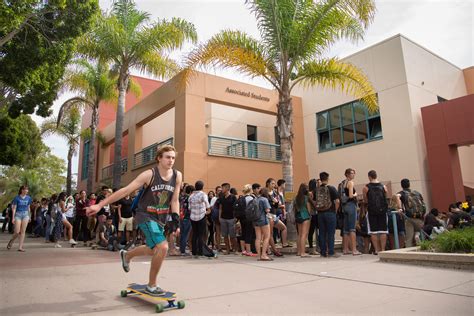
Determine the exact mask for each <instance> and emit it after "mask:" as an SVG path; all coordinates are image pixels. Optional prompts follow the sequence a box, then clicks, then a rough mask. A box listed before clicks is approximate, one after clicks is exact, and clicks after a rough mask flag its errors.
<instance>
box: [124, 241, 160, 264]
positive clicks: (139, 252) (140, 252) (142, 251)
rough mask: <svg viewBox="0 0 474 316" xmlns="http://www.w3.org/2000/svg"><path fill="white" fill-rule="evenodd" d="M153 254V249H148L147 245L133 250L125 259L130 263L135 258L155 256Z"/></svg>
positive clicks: (128, 252)
mask: <svg viewBox="0 0 474 316" xmlns="http://www.w3.org/2000/svg"><path fill="white" fill-rule="evenodd" d="M155 248H156V247H155ZM153 254H154V250H153V249H150V248H148V246H147V245H141V246H139V247H136V248H133V249H132V250H130V251H127V255H126V256H125V259H126V260H127V262H130V261H131V260H132V259H133V258H134V257H143V256H153Z"/></svg>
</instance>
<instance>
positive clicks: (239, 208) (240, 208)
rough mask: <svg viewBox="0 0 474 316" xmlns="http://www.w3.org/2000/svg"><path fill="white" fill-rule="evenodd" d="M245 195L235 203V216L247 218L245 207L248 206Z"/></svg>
mask: <svg viewBox="0 0 474 316" xmlns="http://www.w3.org/2000/svg"><path fill="white" fill-rule="evenodd" d="M245 197H246V196H245V195H242V196H240V197H239V198H238V199H237V201H236V202H235V204H234V217H235V218H237V219H244V218H245V209H246V208H247V202H246V201H245Z"/></svg>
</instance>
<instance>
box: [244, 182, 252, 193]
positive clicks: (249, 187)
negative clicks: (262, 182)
mask: <svg viewBox="0 0 474 316" xmlns="http://www.w3.org/2000/svg"><path fill="white" fill-rule="evenodd" d="M242 192H243V193H244V194H249V193H250V192H252V185H251V184H246V185H244V188H243V189H242Z"/></svg>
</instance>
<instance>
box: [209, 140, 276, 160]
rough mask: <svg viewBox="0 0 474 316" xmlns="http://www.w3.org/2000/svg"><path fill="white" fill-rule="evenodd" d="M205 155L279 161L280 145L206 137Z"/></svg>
mask: <svg viewBox="0 0 474 316" xmlns="http://www.w3.org/2000/svg"><path fill="white" fill-rule="evenodd" d="M207 153H208V154H209V155H213V156H224V157H234V158H244V159H253V160H264V161H274V162H279V161H281V150H280V145H277V144H270V143H263V142H255V141H249V140H243V139H237V138H230V137H221V136H211V135H209V136H208V151H207Z"/></svg>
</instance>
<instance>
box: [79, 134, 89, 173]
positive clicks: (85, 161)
mask: <svg viewBox="0 0 474 316" xmlns="http://www.w3.org/2000/svg"><path fill="white" fill-rule="evenodd" d="M89 147H90V141H89V140H86V141H85V142H84V148H83V150H82V168H81V180H85V179H87V173H88V171H89V164H88V161H89Z"/></svg>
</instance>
